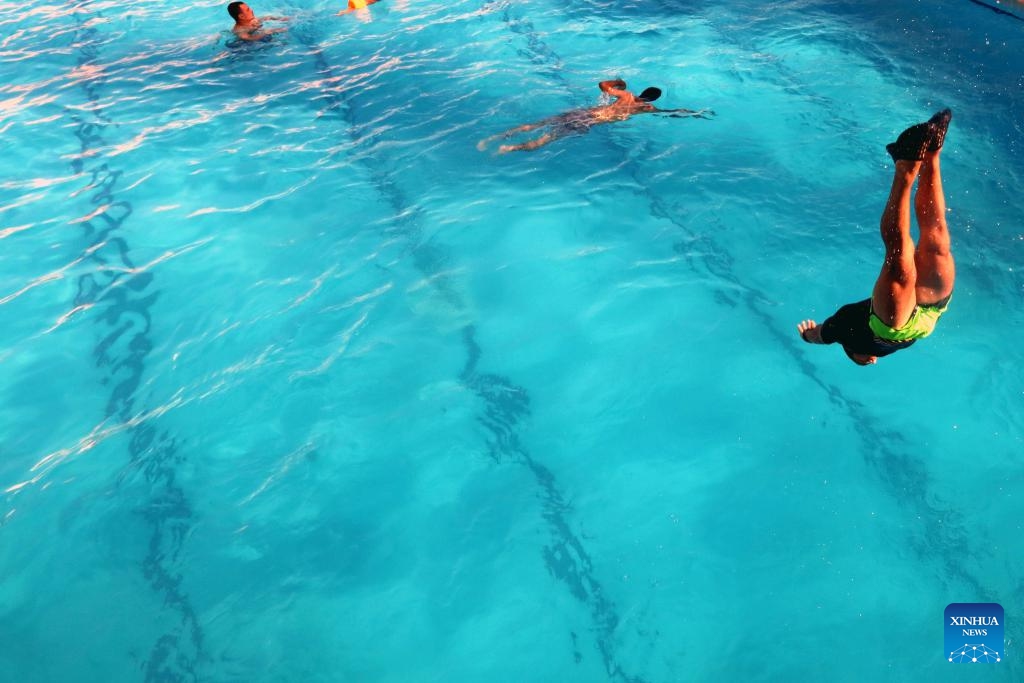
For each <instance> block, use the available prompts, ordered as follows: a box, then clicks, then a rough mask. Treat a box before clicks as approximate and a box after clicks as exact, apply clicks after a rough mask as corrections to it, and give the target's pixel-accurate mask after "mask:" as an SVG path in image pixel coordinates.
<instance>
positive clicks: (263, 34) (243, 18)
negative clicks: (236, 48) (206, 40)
mask: <svg viewBox="0 0 1024 683" xmlns="http://www.w3.org/2000/svg"><path fill="white" fill-rule="evenodd" d="M228 14H230V15H231V18H232V19H234V20H235V25H234V26H233V27H232V28H231V31H232V32H233V33H234V34H235V35H236V36H238V37H239V38H241V39H242V40H266V39H267V38H268V37H269V36H270V35H271V34H274V33H281V32H282V31H284V30H285V29H284V28H270V29H264V28H263V22H264V21H288V17H257V16H256V14H255V13H254V12H253V11H252V8H251V7H249V6H248V5H247V4H245V3H244V2H232V3H231V4H230V5H228Z"/></svg>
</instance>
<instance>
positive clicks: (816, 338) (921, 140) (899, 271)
mask: <svg viewBox="0 0 1024 683" xmlns="http://www.w3.org/2000/svg"><path fill="white" fill-rule="evenodd" d="M952 116H953V113H952V112H951V111H950V110H949V109H944V110H942V111H940V112H939V113H937V114H936V115H935V116H933V117H932V118H931V120H929V121H928V122H927V123H919V124H917V125H916V126H911V127H910V128H908V129H906V130H905V131H903V132H902V133H901V134H900V136H899V138H898V139H897V140H896V142H894V143H892V144H890V145H888V146H887V147H886V149H887V150H888V152H889V155H890V156H892V159H893V161H895V162H896V172H895V175H894V177H893V181H892V189H891V190H890V191H889V201H888V202H886V205H885V211H883V212H882V221H881V231H882V242H883V243H884V244H885V261H884V262H883V263H882V272H881V273H880V274H879V275H878V280H877V281H876V282H875V288H874V291H873V292H872V294H871V298H870V299H865V300H864V301H860V302H857V303H854V304H847V305H845V306H843V307H842V308H840V309H839V310H838V311H836V312H835V314H833V315H832V316H831V317H830V318H829V319H828V320H826V321H825V322H824V323H822V324H821V325H820V326H819V325H817V324H816V323H815V322H814V321H813V320H804V321H803V322H801V323H800V324H798V325H797V326H796V329H797V331H798V332H799V333H800V336H801V337H802V338H803V340H804V341H805V342H807V343H809V344H833V343H835V342H839V343H840V344H842V345H843V350H844V351H845V352H846V355H847V356H848V357H849V358H850V360H852V361H853V362H854V363H856V364H857V365H874V364H875V363H876V362H878V359H879V358H880V357H881V356H888V355H889V354H891V353H896V352H897V351H900V350H901V349H905V348H907V347H908V346H910V345H911V344H913V343H914V342H915V341H916V340H918V339H921V338H924V337H927V336H928V335H929V334H931V333H932V330H933V329H934V328H935V323H936V322H938V320H939V316H941V315H942V314H943V313H945V311H946V306H948V305H949V299H950V297H951V296H952V295H953V280H954V279H955V277H956V267H955V265H954V263H953V254H952V252H951V251H950V248H949V229H948V228H947V226H946V200H945V197H944V196H943V194H942V172H941V170H940V168H939V152H941V151H942V143H943V142H944V141H945V139H946V129H947V128H948V127H949V121H950V119H951V118H952ZM915 180H917V181H918V185H917V194H916V195H915V196H914V210H915V213H916V214H917V227H918V229H919V231H920V236H919V237H918V240H917V246H916V247H915V246H914V240H913V238H912V237H911V236H910V195H911V192H912V190H913V188H914V181H915Z"/></svg>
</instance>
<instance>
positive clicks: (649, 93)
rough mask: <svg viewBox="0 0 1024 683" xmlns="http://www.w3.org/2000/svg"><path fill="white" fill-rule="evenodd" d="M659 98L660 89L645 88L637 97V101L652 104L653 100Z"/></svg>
mask: <svg viewBox="0 0 1024 683" xmlns="http://www.w3.org/2000/svg"><path fill="white" fill-rule="evenodd" d="M659 97H661V89H660V88H647V89H646V90H644V91H643V92H642V93H640V94H639V95H637V99H638V100H643V101H644V102H653V101H654V100H656V99H658V98H659Z"/></svg>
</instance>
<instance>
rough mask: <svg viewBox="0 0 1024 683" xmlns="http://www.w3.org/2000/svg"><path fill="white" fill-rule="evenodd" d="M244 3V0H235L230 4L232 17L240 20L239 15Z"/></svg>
mask: <svg viewBox="0 0 1024 683" xmlns="http://www.w3.org/2000/svg"><path fill="white" fill-rule="evenodd" d="M244 4H245V3H244V2H233V3H231V4H230V5H228V14H230V15H231V18H232V19H234V20H235V21H238V15H239V14H240V13H241V11H242V5H244Z"/></svg>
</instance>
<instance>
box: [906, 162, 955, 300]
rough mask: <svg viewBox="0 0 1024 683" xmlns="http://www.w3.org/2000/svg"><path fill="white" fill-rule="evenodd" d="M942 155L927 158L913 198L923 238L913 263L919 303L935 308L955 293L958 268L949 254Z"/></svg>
mask: <svg viewBox="0 0 1024 683" xmlns="http://www.w3.org/2000/svg"><path fill="white" fill-rule="evenodd" d="M939 154H940V152H934V153H932V154H929V155H928V156H926V157H925V159H924V162H922V164H921V175H920V180H919V182H918V185H917V196H916V197H915V198H914V209H915V211H916V212H917V225H918V227H919V228H920V229H921V236H920V238H919V239H918V241H917V252H916V254H915V255H914V263H915V264H916V267H917V302H918V303H919V304H934V303H938V302H939V301H942V300H943V299H945V298H946V297H947V296H949V295H950V294H952V292H953V281H954V279H955V278H956V265H955V264H954V262H953V253H952V252H951V251H950V240H949V228H948V227H947V225H946V198H945V196H944V195H943V193H942V170H941V168H940V165H939Z"/></svg>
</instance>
